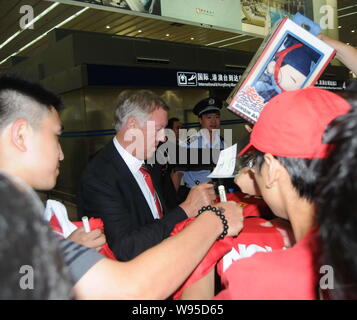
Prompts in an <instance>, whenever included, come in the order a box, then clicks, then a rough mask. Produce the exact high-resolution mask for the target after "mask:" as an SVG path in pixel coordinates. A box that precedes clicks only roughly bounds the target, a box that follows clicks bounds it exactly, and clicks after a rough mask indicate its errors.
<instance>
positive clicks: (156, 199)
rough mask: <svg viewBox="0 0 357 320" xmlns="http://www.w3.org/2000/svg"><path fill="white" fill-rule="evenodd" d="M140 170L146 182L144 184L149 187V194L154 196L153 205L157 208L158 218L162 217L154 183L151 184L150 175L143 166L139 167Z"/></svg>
mask: <svg viewBox="0 0 357 320" xmlns="http://www.w3.org/2000/svg"><path fill="white" fill-rule="evenodd" d="M140 172H141V173H142V174H143V176H144V179H145V182H146V184H147V186H148V187H149V190H150V192H151V195H152V196H153V197H154V200H155V205H156V208H157V212H158V213H159V217H160V219H162V217H163V214H162V208H161V205H160V201H159V198H158V197H157V194H156V191H155V188H154V184H153V182H152V179H151V175H150V173H149V172H148V171H147V170H146V169H145V168H143V167H141V168H140Z"/></svg>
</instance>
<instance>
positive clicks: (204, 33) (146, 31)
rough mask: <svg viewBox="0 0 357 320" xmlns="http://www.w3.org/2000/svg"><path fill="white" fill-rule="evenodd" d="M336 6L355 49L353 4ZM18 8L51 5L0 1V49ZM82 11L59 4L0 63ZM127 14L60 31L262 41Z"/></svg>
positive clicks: (41, 0)
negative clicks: (71, 30)
mask: <svg viewBox="0 0 357 320" xmlns="http://www.w3.org/2000/svg"><path fill="white" fill-rule="evenodd" d="M337 2H338V10H339V11H338V16H340V17H341V18H340V19H339V24H340V26H341V28H340V29H339V31H340V39H341V40H342V41H344V42H350V43H351V44H352V45H354V46H356V45H357V33H356V32H352V30H355V29H357V26H356V21H357V14H356V13H357V4H355V1H354V0H341V1H340V0H338V1H337ZM22 5H31V6H33V8H34V11H35V16H37V15H39V14H40V13H41V12H43V11H44V10H45V9H47V8H48V7H50V6H52V5H53V2H50V1H45V0H11V1H10V0H0V46H1V44H2V43H3V42H4V41H5V40H6V39H8V38H9V37H10V36H11V35H13V34H15V33H16V32H17V31H18V30H19V19H20V18H21V14H20V13H19V9H20V7H21V6H22ZM82 9H83V8H82V7H77V6H72V5H65V4H59V5H58V6H57V7H56V8H55V9H54V10H53V11H52V12H50V13H48V14H47V15H46V16H45V17H43V18H41V19H40V20H39V21H37V22H36V23H35V28H34V29H33V30H24V31H23V32H22V33H21V34H20V35H19V36H18V37H17V38H16V39H14V40H12V41H11V42H10V43H8V44H7V45H6V46H5V47H4V48H2V49H0V62H1V61H3V60H4V59H5V58H7V57H8V56H10V55H11V54H13V53H15V52H16V51H18V50H19V49H20V48H22V47H23V46H25V45H26V44H28V43H29V42H31V41H33V40H34V39H36V38H37V37H39V36H41V35H42V34H44V33H45V32H47V31H48V30H50V29H51V28H53V27H55V26H56V25H58V24H59V23H61V22H62V21H64V20H65V19H67V18H68V17H70V16H72V15H73V14H74V13H76V12H79V11H80V10H82ZM128 13H129V14H124V13H119V12H108V11H105V10H98V9H89V10H87V11H86V12H84V13H83V14H82V15H80V16H78V17H77V18H75V19H74V20H72V21H70V22H68V23H66V24H64V25H63V26H61V28H66V29H74V30H82V31H90V32H99V33H107V34H116V35H125V36H130V37H142V38H150V39H159V40H166V41H175V42H182V43H193V44H200V45H209V46H213V47H221V48H229V49H236V50H246V51H251V52H254V51H256V50H257V48H258V47H259V45H260V44H261V42H262V38H256V37H252V36H247V35H242V34H239V33H234V32H227V31H220V30H214V29H211V28H204V27H200V26H193V25H188V24H182V23H174V22H171V21H165V20H159V19H154V18H147V17H142V16H136V15H132V14H130V13H132V11H128ZM107 26H109V28H107ZM139 30H141V32H139ZM167 34H168V35H167ZM46 38H47V37H45V38H44V39H42V40H40V41H38V42H37V43H35V44H33V45H32V46H31V47H29V48H28V49H26V50H24V51H23V52H21V53H20V55H21V56H31V55H34V54H36V53H37V52H39V51H40V50H43V48H45V46H46V45H47V41H46ZM9 65H10V64H9V62H6V63H4V64H2V65H0V70H1V69H3V68H6V67H8V66H9Z"/></svg>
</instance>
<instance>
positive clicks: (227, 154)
mask: <svg viewBox="0 0 357 320" xmlns="http://www.w3.org/2000/svg"><path fill="white" fill-rule="evenodd" d="M236 158H237V144H235V145H233V146H231V147H229V148H227V149H224V150H222V151H221V152H220V154H219V158H218V162H217V165H216V167H215V168H214V170H213V171H212V173H211V174H210V175H209V176H208V178H233V177H234V175H233V172H234V169H235V166H236Z"/></svg>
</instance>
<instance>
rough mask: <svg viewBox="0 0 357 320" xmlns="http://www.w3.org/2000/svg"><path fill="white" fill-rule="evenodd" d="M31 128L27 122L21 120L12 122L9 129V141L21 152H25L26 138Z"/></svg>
mask: <svg viewBox="0 0 357 320" xmlns="http://www.w3.org/2000/svg"><path fill="white" fill-rule="evenodd" d="M30 130H31V127H30V125H29V123H28V121H27V120H25V119H23V118H21V119H17V120H16V121H14V122H13V124H12V125H11V128H10V139H11V142H12V143H13V145H14V146H15V147H16V148H17V149H19V150H20V151H22V152H26V151H27V147H28V146H27V138H28V135H29V133H30Z"/></svg>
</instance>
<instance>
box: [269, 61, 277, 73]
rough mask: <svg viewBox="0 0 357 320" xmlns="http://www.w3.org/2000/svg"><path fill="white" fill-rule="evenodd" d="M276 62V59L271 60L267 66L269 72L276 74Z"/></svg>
mask: <svg viewBox="0 0 357 320" xmlns="http://www.w3.org/2000/svg"><path fill="white" fill-rule="evenodd" d="M275 65H276V62H275V61H274V60H272V61H270V62H269V63H268V66H267V70H268V73H270V74H274V70H275Z"/></svg>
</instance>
